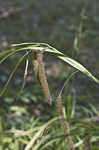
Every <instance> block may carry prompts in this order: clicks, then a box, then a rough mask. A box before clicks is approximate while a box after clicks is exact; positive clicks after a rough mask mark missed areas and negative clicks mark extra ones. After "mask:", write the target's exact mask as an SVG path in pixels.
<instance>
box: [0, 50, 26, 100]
mask: <svg viewBox="0 0 99 150" xmlns="http://www.w3.org/2000/svg"><path fill="white" fill-rule="evenodd" d="M28 54H29V52H28V53H26V54H25V55H23V56H22V57H21V58H20V59H19V61H18V62H17V64H16V66H15V68H14V69H13V71H12V72H11V74H10V76H9V78H8V81H7V82H6V84H5V86H4V88H3V90H2V91H1V93H0V97H1V96H2V95H3V94H4V92H5V90H6V88H7V86H8V84H9V82H10V80H11V79H12V77H13V75H14V73H15V71H16V70H17V68H18V67H19V65H20V64H21V62H22V61H23V60H24V58H25V57H26V56H27V55H28Z"/></svg>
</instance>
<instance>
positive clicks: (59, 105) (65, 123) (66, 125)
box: [57, 92, 75, 150]
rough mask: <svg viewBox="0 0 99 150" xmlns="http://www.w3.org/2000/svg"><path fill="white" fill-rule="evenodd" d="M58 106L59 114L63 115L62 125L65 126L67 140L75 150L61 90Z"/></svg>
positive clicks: (72, 149)
mask: <svg viewBox="0 0 99 150" xmlns="http://www.w3.org/2000/svg"><path fill="white" fill-rule="evenodd" d="M57 106H58V112H59V116H60V117H61V124H62V127H63V128H64V132H65V134H66V135H67V136H66V141H67V142H68V144H69V147H70V149H71V150H75V148H74V145H73V142H72V138H71V136H70V133H69V128H68V123H67V122H66V121H65V118H64V113H63V110H62V97H61V92H60V94H59V96H58V97H57Z"/></svg>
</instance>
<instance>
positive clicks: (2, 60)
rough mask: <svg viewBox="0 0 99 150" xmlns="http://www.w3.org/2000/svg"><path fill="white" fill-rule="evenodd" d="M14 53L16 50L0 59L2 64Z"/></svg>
mask: <svg viewBox="0 0 99 150" xmlns="http://www.w3.org/2000/svg"><path fill="white" fill-rule="evenodd" d="M13 54H15V52H12V53H10V54H8V55H6V56H5V57H3V58H2V59H1V60H0V64H2V63H3V62H4V61H5V60H6V59H7V58H8V57H10V56H12V55H13Z"/></svg>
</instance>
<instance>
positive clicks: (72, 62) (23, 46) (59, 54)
mask: <svg viewBox="0 0 99 150" xmlns="http://www.w3.org/2000/svg"><path fill="white" fill-rule="evenodd" d="M13 46H14V47H15V48H17V49H31V50H34V51H37V50H39V51H41V50H43V49H44V48H46V50H45V51H46V52H49V53H53V54H54V55H55V56H57V57H58V58H60V59H62V60H63V61H65V62H66V63H68V64H69V65H71V66H72V67H74V68H76V69H77V70H79V71H81V72H82V73H84V74H85V75H87V76H88V77H90V78H91V79H93V80H94V81H95V82H96V83H99V80H98V79H96V78H95V77H94V76H93V75H92V74H91V73H90V72H89V71H88V70H87V69H86V68H85V67H84V66H83V65H81V64H80V63H78V62H77V61H75V60H74V59H71V58H69V57H68V56H66V55H64V54H63V53H62V52H60V51H58V50H57V49H55V48H54V47H52V46H50V45H48V44H46V43H21V44H15V45H13Z"/></svg>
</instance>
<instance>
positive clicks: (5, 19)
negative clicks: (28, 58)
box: [0, 0, 99, 150]
mask: <svg viewBox="0 0 99 150" xmlns="http://www.w3.org/2000/svg"><path fill="white" fill-rule="evenodd" d="M98 14H99V1H98V0H94V1H90V0H86V1H85V0H76V1H73V0H64V1H61V0H54V2H53V1H52V0H50V1H48V0H43V1H39V0H36V1H33V0H28V1H26V0H21V1H19V0H14V1H10V0H7V1H6V2H5V1H3V0H1V1H0V52H1V51H6V49H8V48H9V46H10V45H11V44H15V43H21V42H44V43H45V42H46V43H49V44H50V45H52V46H54V47H56V48H57V49H59V50H60V51H62V52H63V53H64V54H66V55H69V56H70V57H72V58H74V59H76V60H78V61H79V62H80V63H82V64H83V65H84V66H86V68H88V70H90V71H91V72H93V73H94V75H95V76H96V77H97V78H98V79H99V59H98V57H99V50H98V48H99V45H98V40H99V36H98V34H99V29H98V28H99V15H98ZM22 55H23V52H21V53H20V54H19V53H16V55H13V56H11V57H9V59H7V60H6V61H5V62H4V63H3V64H2V65H0V90H1V89H3V87H4V85H5V83H6V82H7V79H8V77H9V75H10V73H11V71H12V69H13V68H14V67H15V65H16V63H17V61H18V60H19V57H21V56H22ZM44 60H45V61H44V65H45V70H46V74H47V77H48V82H49V85H50V91H51V95H52V99H53V101H52V105H51V106H49V105H48V104H47V101H46V99H45V97H44V95H43V92H42V89H41V86H40V85H39V83H38V81H37V79H36V77H35V75H34V72H33V66H32V64H30V65H29V67H28V71H27V78H26V83H25V87H24V88H23V90H22V92H21V94H20V93H19V92H20V89H21V87H22V83H23V79H24V71H25V69H26V68H25V67H26V62H25V61H23V63H22V64H21V65H20V67H19V68H18V69H17V71H16V72H15V74H14V76H13V78H12V79H11V82H10V83H9V85H8V87H7V90H6V92H5V93H4V95H3V96H2V97H0V150H13V149H15V150H29V149H32V150H49V149H50V150H54V149H55V150H65V149H67V150H70V147H69V144H68V140H67V139H68V138H67V137H68V133H67V134H66V133H65V132H64V128H63V125H62V124H61V122H62V120H60V118H59V114H58V110H57V104H56V103H57V102H56V99H57V95H58V93H59V91H60V90H61V88H62V86H63V84H64V82H65V80H66V79H68V78H69V76H70V74H71V73H72V72H73V71H74V69H73V68H71V67H70V66H68V65H66V64H63V63H62V62H61V61H59V60H57V59H56V58H55V57H54V56H53V55H52V56H48V55H47V54H45V56H44ZM98 91H99V85H98V84H96V83H94V82H93V81H91V80H90V79H89V78H87V77H86V76H84V75H82V74H81V73H78V74H77V76H76V75H75V76H73V78H72V79H71V80H70V82H69V83H68V84H67V86H66V87H65V88H64V91H63V95H62V101H63V105H62V111H63V114H64V120H65V121H63V122H65V123H66V124H67V126H68V129H69V130H70V131H69V136H70V137H71V138H72V141H73V143H74V148H75V149H77V150H87V149H92V150H98V149H99V127H98V126H99V102H98V100H99V94H98ZM45 108H46V109H45Z"/></svg>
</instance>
